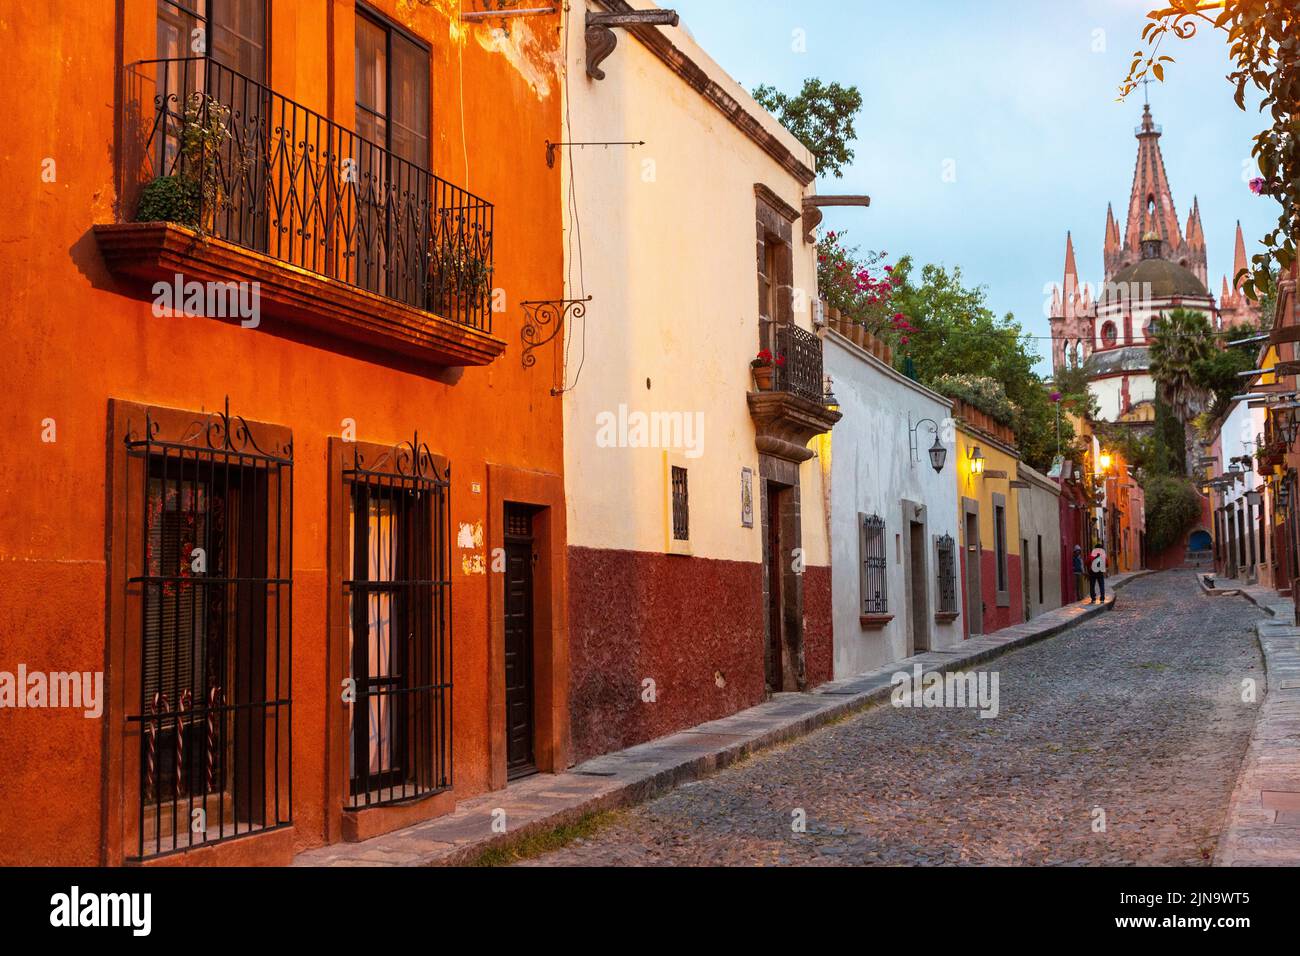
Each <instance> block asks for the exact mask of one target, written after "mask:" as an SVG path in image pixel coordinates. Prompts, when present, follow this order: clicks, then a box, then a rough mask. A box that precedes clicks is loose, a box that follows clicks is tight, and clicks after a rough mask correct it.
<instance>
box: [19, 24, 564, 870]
mask: <svg viewBox="0 0 1300 956" xmlns="http://www.w3.org/2000/svg"><path fill="white" fill-rule="evenodd" d="M461 6H462V4H461V3H460V0H455V2H452V0H431V2H427V3H426V2H410V0H373V2H369V0H368V2H366V3H363V4H358V3H356V2H355V0H293V2H287V0H239V2H236V0H190V2H186V3H184V4H181V3H174V2H172V0H123V2H121V3H116V4H112V3H102V2H85V0H82V2H77V3H73V4H20V5H13V6H12V7H11V8H10V9H8V10H7V12H6V14H5V17H4V18H3V21H2V22H0V45H2V46H3V48H4V50H5V51H6V56H5V58H4V62H3V64H2V65H0V72H3V74H4V77H3V78H4V83H3V88H4V89H5V90H6V91H7V92H6V94H5V96H6V98H7V101H8V102H7V105H8V107H9V108H8V109H6V111H5V112H6V115H7V116H8V128H7V130H6V135H5V142H4V145H3V147H0V149H2V150H3V154H4V161H5V167H6V169H8V170H9V171H10V177H11V178H10V182H9V184H8V185H7V186H6V187H5V188H4V190H3V191H0V207H2V211H3V214H2V215H0V240H2V241H0V300H2V301H4V302H5V305H6V308H5V310H4V317H3V320H2V321H3V325H4V330H5V339H6V344H7V347H6V363H5V364H6V367H7V369H8V382H7V387H6V388H5V397H4V399H3V401H2V402H0V491H2V493H3V498H4V501H5V502H6V506H5V508H4V509H2V510H0V674H3V673H4V672H8V673H9V674H10V675H13V676H12V677H11V678H10V682H9V683H8V685H5V684H4V682H3V679H0V704H5V706H3V708H0V768H3V769H0V864H14V863H20V862H21V863H28V864H33V863H34V864H71V865H95V864H110V865H113V864H121V863H130V862H136V861H141V862H179V863H185V864H194V863H285V862H288V861H289V860H290V859H291V857H292V855H293V854H294V853H295V852H296V851H299V850H302V849H304V848H307V847H312V846H317V845H321V844H325V843H331V842H336V841H340V840H345V839H356V838H359V837H364V836H367V835H370V834H374V833H377V832H382V831H384V830H389V829H393V828H396V827H398V826H404V825H408V824H410V823H412V822H415V821H417V820H419V819H423V818H426V817H431V816H435V815H438V814H441V813H444V812H446V811H447V810H449V809H450V808H451V807H452V806H454V803H455V801H456V800H458V799H462V798H464V797H465V796H467V795H470V794H475V793H479V792H482V791H485V790H488V789H492V788H499V787H502V786H504V785H505V784H506V781H507V779H508V777H509V776H511V775H515V774H519V773H527V772H530V771H532V770H539V771H543V772H545V771H550V770H554V769H557V768H561V769H562V768H563V767H564V766H566V765H567V762H568V738H569V718H568V711H567V691H566V674H567V664H566V660H567V643H566V631H565V606H566V605H565V601H564V597H563V596H564V588H565V564H564V547H563V545H564V541H565V530H564V523H565V508H564V499H563V487H564V486H563V478H562V465H563V446H562V438H561V416H562V412H561V405H560V403H559V400H558V399H556V398H554V397H553V396H552V395H551V394H550V391H549V387H550V384H551V383H550V382H549V380H547V379H546V378H545V377H544V376H542V375H540V374H538V373H537V372H536V370H534V369H531V368H528V367H526V366H525V364H524V363H523V362H522V361H521V352H522V342H521V329H522V326H523V323H524V319H523V314H522V313H521V311H520V308H519V302H520V301H521V300H546V299H553V298H558V297H560V296H561V295H562V294H563V289H564V285H563V275H562V268H563V267H562V263H563V253H562V248H561V235H562V233H561V220H560V214H561V208H562V206H561V195H560V179H559V175H558V172H557V171H556V170H553V169H550V168H548V166H547V163H546V162H545V143H546V141H547V140H552V141H554V140H559V139H561V138H562V137H561V135H560V129H561V106H560V89H559V83H558V81H557V76H556V72H555V62H556V57H557V50H558V44H559V30H558V28H559V17H558V16H554V15H553V16H542V17H535V18H528V19H526V20H516V21H513V22H511V23H510V24H509V29H508V30H501V29H500V27H501V26H502V24H501V23H498V22H493V21H485V22H475V23H468V22H463V21H461V20H460V17H459V14H458V13H457V12H456V11H458V10H459V9H460V8H461ZM471 6H472V5H471V4H465V7H466V9H469V8H470V7H471ZM19 101H21V102H19ZM142 210H143V211H145V212H146V214H145V215H144V216H141V212H142ZM142 218H144V219H146V221H145V222H140V221H139V220H140V219H142ZM162 220H167V221H162ZM191 282H193V283H199V284H200V285H199V286H198V288H199V290H200V292H199V294H198V296H197V297H196V298H193V299H192V300H191V297H190V292H189V290H190V289H191V286H189V285H188V284H189V283H191ZM221 283H235V284H236V285H235V286H233V287H227V286H223V285H221ZM164 287H167V289H175V290H179V291H180V292H181V296H180V299H181V300H184V301H171V300H170V299H167V300H166V301H162V302H161V304H160V300H162V299H166V297H167V296H169V295H171V292H169V291H166V290H164ZM214 290H215V296H214ZM173 298H175V297H174V296H173ZM214 304H215V306H216V308H214ZM186 307H189V308H188V311H190V312H194V313H199V314H192V315H187V314H185V312H186ZM223 307H224V310H223ZM214 313H215V314H214ZM20 671H21V673H22V674H24V675H25V677H26V679H25V681H24V682H23V683H22V684H21V685H20V684H18V683H17V680H18V678H17V675H19V673H20ZM74 672H75V673H77V674H79V675H89V676H87V688H86V689H87V693H89V690H88V689H89V687H90V686H91V685H92V684H93V680H94V677H93V675H94V674H96V673H102V674H103V692H102V701H101V703H102V713H101V714H100V715H99V716H96V717H87V716H85V715H84V712H83V711H84V710H85V709H87V708H80V709H78V708H74V707H72V706H50V705H51V704H54V703H60V701H57V700H54V699H53V698H54V697H56V696H57V695H55V694H50V695H49V696H48V697H47V695H46V693H45V692H44V690H42V691H41V692H40V693H39V694H38V693H36V688H37V685H40V684H42V683H43V680H44V681H53V676H52V675H55V674H59V673H74ZM32 675H51V676H49V677H48V678H45V679H42V678H39V677H33V676H32ZM33 682H34V683H33ZM6 686H7V687H8V689H9V691H10V692H11V697H10V699H9V700H8V701H6V700H4V699H3V693H4V690H5V687H6ZM46 686H48V687H49V688H50V689H53V686H54V685H53V683H48V684H47V685H46ZM63 690H64V692H65V693H64V697H65V698H66V697H67V696H68V694H67V693H66V692H67V691H68V687H67V685H66V683H65V685H64V687H63ZM15 691H16V693H17V694H19V695H23V701H22V704H23V705H22V706H20V705H19V704H18V703H17V700H16V698H15V697H14V696H13V692H15ZM74 696H75V695H74ZM83 696H85V695H83ZM61 703H64V704H67V703H68V701H67V700H63V701H61Z"/></svg>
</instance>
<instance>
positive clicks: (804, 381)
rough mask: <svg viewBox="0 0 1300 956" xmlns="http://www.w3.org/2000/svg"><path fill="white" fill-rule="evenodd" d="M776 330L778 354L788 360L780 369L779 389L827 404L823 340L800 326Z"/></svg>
mask: <svg viewBox="0 0 1300 956" xmlns="http://www.w3.org/2000/svg"><path fill="white" fill-rule="evenodd" d="M774 330H775V333H776V349H775V352H776V354H777V355H780V356H782V357H783V358H784V361H783V362H782V363H781V364H779V365H778V366H777V369H776V390H777V391H778V392H790V393H791V394H793V395H798V396H799V397H800V398H806V399H808V400H809V401H813V402H817V403H818V404H821V403H823V402H824V400H825V391H826V389H825V379H824V376H823V375H822V340H821V339H819V338H818V337H817V336H815V335H814V334H813V333H811V332H808V331H806V330H804V329H801V328H799V327H798V326H797V325H786V324H778V325H776V326H775V327H774Z"/></svg>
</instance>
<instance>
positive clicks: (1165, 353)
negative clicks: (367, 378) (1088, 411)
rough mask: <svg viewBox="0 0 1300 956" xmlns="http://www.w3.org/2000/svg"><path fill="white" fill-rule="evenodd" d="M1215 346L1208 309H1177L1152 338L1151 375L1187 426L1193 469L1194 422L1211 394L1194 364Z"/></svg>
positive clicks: (1186, 445)
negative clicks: (1200, 381) (1205, 311)
mask: <svg viewBox="0 0 1300 956" xmlns="http://www.w3.org/2000/svg"><path fill="white" fill-rule="evenodd" d="M1213 350H1214V332H1213V330H1212V329H1211V328H1210V320H1209V319H1207V318H1206V317H1205V313H1203V312H1196V311H1193V310H1191V309H1174V310H1173V311H1172V312H1169V313H1167V314H1166V315H1165V316H1164V318H1163V319H1161V320H1160V321H1159V322H1158V323H1157V325H1156V334H1155V338H1154V339H1152V341H1151V375H1152V377H1153V378H1154V379H1155V382H1156V388H1157V390H1158V391H1159V394H1160V398H1161V400H1162V401H1163V402H1164V403H1165V404H1166V405H1168V406H1169V409H1170V410H1171V411H1172V412H1173V413H1174V417H1175V418H1177V419H1178V421H1179V422H1181V423H1182V426H1183V457H1184V465H1185V466H1186V468H1187V472H1188V473H1190V472H1191V460H1192V444H1191V431H1190V430H1189V429H1188V425H1190V424H1191V422H1192V419H1194V418H1195V417H1196V416H1197V415H1198V414H1200V412H1201V411H1202V410H1203V409H1204V408H1205V404H1206V401H1207V398H1208V396H1207V394H1206V392H1205V389H1204V388H1203V387H1201V385H1200V384H1198V382H1197V377H1196V374H1195V371H1194V368H1195V366H1196V364H1197V363H1198V362H1202V361H1204V360H1205V359H1208V358H1209V357H1210V356H1211V354H1213Z"/></svg>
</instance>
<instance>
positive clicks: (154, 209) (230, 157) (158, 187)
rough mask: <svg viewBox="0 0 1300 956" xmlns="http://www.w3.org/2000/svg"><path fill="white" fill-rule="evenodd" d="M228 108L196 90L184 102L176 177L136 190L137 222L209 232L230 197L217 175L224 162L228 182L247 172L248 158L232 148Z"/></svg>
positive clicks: (174, 174) (168, 177)
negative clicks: (171, 224)
mask: <svg viewBox="0 0 1300 956" xmlns="http://www.w3.org/2000/svg"><path fill="white" fill-rule="evenodd" d="M231 139H232V135H231V131H230V108H229V107H227V106H225V105H224V104H222V103H220V102H218V101H217V100H216V99H214V98H213V97H211V96H208V95H207V94H206V93H203V92H200V91H197V90H196V91H194V92H193V93H190V95H189V96H188V97H187V98H186V100H185V109H184V111H183V112H182V114H181V128H180V132H179V134H177V140H178V145H179V158H178V160H177V172H175V173H172V174H170V175H167V176H157V177H155V178H154V179H152V180H151V181H150V182H148V183H146V184H145V186H144V188H143V189H142V190H141V191H140V201H139V203H138V204H137V206H136V214H135V218H136V221H137V222H174V223H177V224H178V225H182V226H189V227H191V228H194V229H197V230H198V231H199V232H200V233H201V234H203V233H209V232H212V230H213V227H214V225H215V223H216V218H217V214H218V213H219V212H220V211H221V209H222V207H223V206H225V204H226V202H227V200H228V197H227V194H226V191H225V188H224V187H223V185H222V183H221V178H220V176H219V172H220V167H221V165H222V164H223V163H224V164H225V165H226V166H227V167H228V169H227V171H228V173H229V175H230V177H231V179H232V180H237V179H238V178H239V176H241V175H242V174H243V172H244V170H245V169H246V168H247V165H248V161H247V157H246V156H244V155H243V153H242V152H241V151H239V150H237V149H234V150H232V149H230V148H229V144H230V142H231Z"/></svg>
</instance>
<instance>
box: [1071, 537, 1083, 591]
mask: <svg viewBox="0 0 1300 956" xmlns="http://www.w3.org/2000/svg"><path fill="white" fill-rule="evenodd" d="M1071 570H1072V571H1074V599H1075V600H1076V601H1082V600H1083V548H1081V547H1079V545H1077V544H1076V545H1075V546H1074V562H1073V564H1072V565H1071Z"/></svg>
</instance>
